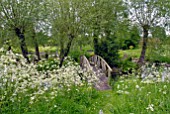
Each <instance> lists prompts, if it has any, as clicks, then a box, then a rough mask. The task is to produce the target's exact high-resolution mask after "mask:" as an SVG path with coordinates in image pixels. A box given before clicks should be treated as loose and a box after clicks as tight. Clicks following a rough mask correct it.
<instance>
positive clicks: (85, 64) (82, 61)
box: [80, 55, 92, 71]
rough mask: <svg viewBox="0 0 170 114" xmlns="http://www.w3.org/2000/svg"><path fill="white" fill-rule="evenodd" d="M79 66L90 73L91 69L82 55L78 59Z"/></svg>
mask: <svg viewBox="0 0 170 114" xmlns="http://www.w3.org/2000/svg"><path fill="white" fill-rule="evenodd" d="M80 66H81V67H82V68H83V69H85V70H87V71H92V67H91V65H90V63H89V61H88V59H87V58H86V56H84V55H83V56H81V57H80Z"/></svg>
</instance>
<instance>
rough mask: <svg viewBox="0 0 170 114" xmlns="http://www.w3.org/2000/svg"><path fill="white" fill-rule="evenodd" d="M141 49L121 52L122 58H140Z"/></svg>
mask: <svg viewBox="0 0 170 114" xmlns="http://www.w3.org/2000/svg"><path fill="white" fill-rule="evenodd" d="M140 53H141V49H140V48H138V49H130V50H119V55H120V58H124V57H126V58H130V57H131V58H139V56H140Z"/></svg>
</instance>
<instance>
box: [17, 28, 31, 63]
mask: <svg viewBox="0 0 170 114" xmlns="http://www.w3.org/2000/svg"><path fill="white" fill-rule="evenodd" d="M15 33H16V35H17V36H18V38H19V40H20V47H21V51H22V54H23V56H24V57H25V58H26V60H27V62H28V63H30V60H29V58H28V49H27V45H26V43H25V36H24V33H23V32H22V31H21V29H19V28H15Z"/></svg>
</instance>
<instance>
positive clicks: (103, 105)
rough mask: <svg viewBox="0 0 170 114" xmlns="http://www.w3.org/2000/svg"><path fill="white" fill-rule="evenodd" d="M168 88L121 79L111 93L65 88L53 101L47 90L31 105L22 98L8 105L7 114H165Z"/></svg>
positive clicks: (168, 109) (168, 107)
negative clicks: (10, 113)
mask: <svg viewBox="0 0 170 114" xmlns="http://www.w3.org/2000/svg"><path fill="white" fill-rule="evenodd" d="M169 88H170V84H169V83H152V84H144V83H141V80H140V79H137V78H134V77H132V78H120V79H119V80H118V81H117V82H115V83H114V86H113V90H108V91H96V90H94V89H92V88H89V87H87V86H86V87H73V88H70V89H69V90H68V88H66V89H63V90H62V91H58V94H57V95H56V97H54V98H51V95H50V93H51V92H50V91H49V92H47V93H46V94H43V95H42V96H39V97H38V98H37V99H35V101H34V103H33V104H30V103H29V100H28V98H27V97H24V98H22V99H21V101H20V102H18V103H17V102H14V103H11V104H10V105H9V109H10V111H9V112H12V113H13V114H19V113H23V114H98V113H99V110H102V111H103V112H104V114H130V113H131V114H132V113H133V114H153V113H154V114H168V113H170V98H169V96H170V90H169ZM22 96H25V95H22ZM149 105H151V107H149ZM152 105H153V106H152ZM7 108H8V107H7V106H6V112H3V113H4V114H8V113H9V112H8V111H7V110H8V109H7ZM14 109H15V110H14ZM11 110H12V111H11ZM1 113H2V112H1Z"/></svg>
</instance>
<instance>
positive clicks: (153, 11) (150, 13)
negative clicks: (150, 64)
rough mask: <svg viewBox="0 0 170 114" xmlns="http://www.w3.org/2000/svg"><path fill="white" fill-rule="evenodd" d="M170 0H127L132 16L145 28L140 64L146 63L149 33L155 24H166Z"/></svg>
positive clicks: (133, 19) (135, 21) (132, 18)
mask: <svg viewBox="0 0 170 114" xmlns="http://www.w3.org/2000/svg"><path fill="white" fill-rule="evenodd" d="M169 3H170V0H163V1H162V0H126V4H127V5H128V7H129V11H130V18H131V20H132V22H133V23H135V24H138V25H139V26H140V27H141V28H142V30H143V45H142V51H141V54H140V58H139V60H138V64H139V66H140V65H142V64H143V63H144V60H145V53H146V49H147V43H148V34H149V31H150V29H151V28H153V27H155V26H165V25H166V19H167V18H168V15H167V14H168V13H169Z"/></svg>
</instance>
